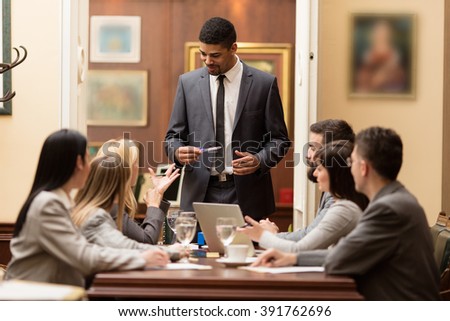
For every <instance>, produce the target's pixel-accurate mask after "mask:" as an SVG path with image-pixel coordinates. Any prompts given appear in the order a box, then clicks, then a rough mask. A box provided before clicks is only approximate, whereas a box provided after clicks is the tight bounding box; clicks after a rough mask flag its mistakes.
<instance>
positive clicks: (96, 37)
mask: <svg viewBox="0 0 450 321" xmlns="http://www.w3.org/2000/svg"><path fill="white" fill-rule="evenodd" d="M90 39H91V45H90V47H91V48H90V61H91V62H107V63H110V62H124V63H136V62H139V61H140V60H141V17H139V16H92V17H91V31H90Z"/></svg>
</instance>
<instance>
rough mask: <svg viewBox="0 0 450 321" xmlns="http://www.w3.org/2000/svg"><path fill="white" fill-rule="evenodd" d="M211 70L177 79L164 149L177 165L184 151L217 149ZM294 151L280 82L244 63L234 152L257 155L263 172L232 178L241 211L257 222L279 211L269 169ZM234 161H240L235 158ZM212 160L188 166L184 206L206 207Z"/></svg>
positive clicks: (203, 159) (205, 157)
mask: <svg viewBox="0 0 450 321" xmlns="http://www.w3.org/2000/svg"><path fill="white" fill-rule="evenodd" d="M209 82H210V80H209V74H208V71H207V68H200V69H197V70H194V71H192V72H189V73H186V74H184V75H182V76H180V78H179V82H178V89H177V93H176V97H175V101H174V106H173V111H172V116H171V119H170V123H169V128H168V130H167V134H166V142H165V149H166V152H167V155H168V156H169V158H170V159H171V160H172V161H174V162H176V159H175V156H174V154H175V151H176V150H177V149H178V148H179V147H181V146H195V147H203V148H207V147H211V146H215V131H214V120H213V114H212V108H211V94H210V85H209ZM289 146H290V141H289V138H288V133H287V128H286V124H285V122H284V116H283V108H282V104H281V99H280V94H279V92H278V86H277V81H276V78H275V77H274V76H272V75H270V74H267V73H264V72H262V71H259V70H258V69H255V68H252V67H249V66H247V65H245V64H243V73H242V81H241V88H240V91H239V99H238V103H237V109H236V116H235V121H234V125H233V135H232V149H233V151H234V150H239V151H242V152H250V153H252V154H255V155H257V157H259V159H260V161H261V168H260V169H259V170H258V171H257V172H255V173H253V174H250V175H245V176H234V182H235V186H236V192H237V197H238V201H239V205H240V207H241V209H242V212H243V213H244V214H246V215H250V216H252V217H254V218H260V217H263V216H266V215H269V214H271V213H273V212H274V211H275V201H274V196H273V188H272V179H271V176H270V172H269V170H270V168H272V167H274V166H275V165H276V164H277V163H278V162H279V161H280V160H281V159H282V158H283V156H284V155H285V154H286V153H287V151H288V149H289ZM233 157H234V158H236V155H234V152H233ZM212 160H213V155H212V154H209V153H203V154H202V157H201V159H200V161H199V162H196V163H194V164H192V165H189V166H186V168H185V176H184V180H183V188H182V194H181V207H182V208H183V209H185V210H192V202H202V201H203V200H204V198H205V194H206V189H207V187H208V182H209V178H210V175H211V173H210V170H211V166H212Z"/></svg>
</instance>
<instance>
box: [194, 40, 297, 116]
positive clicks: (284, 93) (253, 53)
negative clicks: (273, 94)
mask: <svg viewBox="0 0 450 321" xmlns="http://www.w3.org/2000/svg"><path fill="white" fill-rule="evenodd" d="M199 49H200V48H199V44H198V42H187V43H186V44H185V57H186V58H185V69H186V71H191V70H194V69H197V68H200V67H202V66H203V63H202V61H201V59H200V52H199ZM291 50H292V46H291V44H289V43H252V42H238V50H237V55H238V56H239V58H240V59H241V60H242V61H244V62H245V63H246V64H247V65H249V66H252V67H255V68H257V69H260V70H262V71H265V72H267V73H270V74H272V75H274V76H276V77H277V81H278V87H279V90H280V96H281V100H282V102H283V110H284V120H285V122H286V125H288V124H289V108H290V103H291V102H290V98H291V97H290V95H291V85H292V84H291Z"/></svg>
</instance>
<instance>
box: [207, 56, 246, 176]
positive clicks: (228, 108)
mask: <svg viewBox="0 0 450 321" xmlns="http://www.w3.org/2000/svg"><path fill="white" fill-rule="evenodd" d="M236 58H237V61H236V64H235V65H234V66H233V68H231V69H230V70H228V71H227V72H226V73H225V74H224V75H225V77H226V78H224V81H223V85H224V87H225V103H224V107H225V110H224V116H225V151H224V157H225V170H224V171H223V172H224V173H226V174H233V167H232V166H231V161H232V160H233V155H232V150H231V137H232V134H233V124H234V118H235V115H236V108H237V102H238V98H239V89H240V87H241V79H242V71H243V67H242V62H241V61H240V60H239V57H238V56H236ZM218 77H219V76H218V75H217V76H213V75H209V81H210V90H211V105H212V113H213V118H214V128H216V105H217V90H218V89H219V80H218ZM211 173H212V175H217V174H218V172H217V171H216V170H215V168H214V167H213V168H212V171H211Z"/></svg>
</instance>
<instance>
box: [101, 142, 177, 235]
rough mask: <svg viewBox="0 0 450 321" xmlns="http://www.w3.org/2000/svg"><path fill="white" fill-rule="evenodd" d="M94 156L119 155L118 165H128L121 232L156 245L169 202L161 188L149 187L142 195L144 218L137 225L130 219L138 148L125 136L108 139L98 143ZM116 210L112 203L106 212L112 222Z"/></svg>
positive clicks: (134, 202)
mask: <svg viewBox="0 0 450 321" xmlns="http://www.w3.org/2000/svg"><path fill="white" fill-rule="evenodd" d="M97 156H119V157H120V158H121V159H122V163H121V165H122V166H124V164H128V165H129V166H128V165H127V166H128V168H129V169H130V170H131V182H130V186H129V189H128V190H127V191H126V193H125V211H123V219H122V227H121V230H122V233H123V234H125V235H126V236H128V237H129V238H131V239H133V240H136V241H138V242H142V243H149V244H156V243H157V242H158V239H159V235H160V233H161V227H162V224H163V222H164V219H165V216H166V214H167V211H168V210H169V207H170V203H169V202H167V201H166V200H164V199H163V194H164V191H165V190H161V189H158V188H156V189H150V190H149V191H147V194H146V197H145V203H146V205H147V211H146V215H145V218H144V220H143V221H142V223H141V224H139V223H137V222H136V221H135V220H134V215H135V213H136V209H137V202H136V198H135V196H134V193H133V187H134V186H135V185H136V182H137V179H138V175H139V148H138V147H137V146H136V145H135V144H134V143H133V141H131V140H129V139H120V140H114V139H112V140H109V141H107V142H106V143H104V144H103V145H102V147H101V148H100V150H99V151H98V153H97ZM153 179H154V180H155V179H156V177H154V176H153ZM154 183H155V182H154ZM118 213H120V212H118V210H117V206H113V207H112V209H111V210H110V214H111V216H112V218H113V219H114V220H115V221H117V219H118Z"/></svg>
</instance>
